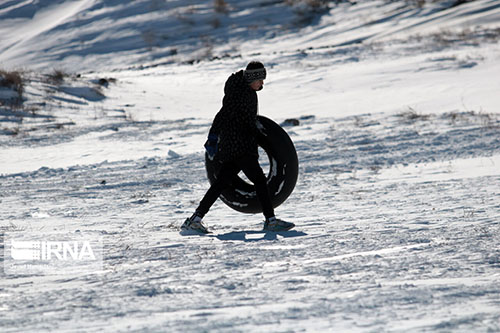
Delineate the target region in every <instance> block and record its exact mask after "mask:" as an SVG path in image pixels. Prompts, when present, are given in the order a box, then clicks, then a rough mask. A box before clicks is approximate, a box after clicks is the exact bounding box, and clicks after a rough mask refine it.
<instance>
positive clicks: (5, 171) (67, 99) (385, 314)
mask: <svg viewBox="0 0 500 333" xmlns="http://www.w3.org/2000/svg"><path fill="white" fill-rule="evenodd" d="M292 2H293V1H292ZM295 2H300V1H295ZM289 3H290V2H289ZM214 4H215V2H214V1H208V0H205V1H203V0H190V1H159V0H149V1H146V0H139V1H101V0H87V1H63V0H59V1H30V0H23V1H4V2H2V3H1V4H0V36H2V37H1V38H0V50H1V53H0V75H4V74H3V73H8V72H11V71H14V70H18V71H20V74H21V76H22V77H23V80H24V85H23V89H22V98H21V100H19V98H18V97H19V91H18V90H16V89H18V86H15V85H14V84H6V83H2V84H0V161H2V162H1V163H0V184H1V189H0V205H1V209H0V221H1V222H0V233H2V235H3V236H4V237H5V236H6V235H7V236H8V235H16V234H25V233H39V232H40V233H42V232H45V233H47V232H56V231H57V232H59V233H63V234H67V235H75V234H77V235H80V234H83V235H86V236H87V237H91V238H96V239H97V238H99V239H102V240H103V243H104V249H103V256H104V258H103V269H102V271H100V272H98V273H95V274H94V273H89V272H81V273H78V272H77V273H75V272H72V273H68V272H65V271H64V270H61V271H52V272H50V274H45V275H40V274H21V273H12V272H8V271H7V270H2V271H1V273H0V274H1V277H2V278H1V280H0V281H1V282H0V327H1V328H2V329H1V331H2V332H54V331H57V332H81V331H85V332H100V331H110V332H111V331H113V332H116V331H118V332H125V331H127V332H130V331H132V332H165V331H167V332H177V331H178V332H199V331H217V332H219V331H223V332H239V331H242V332H255V331H272V332H300V331H315V332H332V331H335V332H403V331H405V332H496V331H500V288H499V286H498V280H499V279H500V250H499V247H498V244H499V243H500V239H499V235H500V224H499V221H500V213H499V212H500V193H499V191H500V173H499V171H498V170H499V167H498V166H499V165H500V114H499V109H500V99H499V97H498V92H499V91H500V81H499V80H498V77H500V60H499V59H500V46H499V43H498V41H499V39H500V2H499V1H484V0H478V1H471V2H466V3H463V4H460V5H457V6H453V4H454V2H453V1H440V2H435V3H433V2H429V3H426V4H425V5H424V6H423V7H416V6H412V5H410V4H408V3H407V2H399V1H393V2H385V1H359V2H358V3H356V4H350V3H340V4H337V5H335V4H334V3H330V4H329V6H328V8H320V9H318V10H317V11H316V12H314V13H313V12H312V10H311V8H307V6H304V5H303V4H298V3H297V4H295V5H294V6H290V5H289V4H287V3H285V2H282V1H271V0H269V1H267V0H266V1H264V0H262V1H224V2H219V6H215V5H214ZM222 4H225V5H222ZM253 59H258V60H261V61H263V62H264V63H265V64H266V67H267V68H268V79H267V80H266V83H265V88H264V90H263V91H262V92H259V110H260V113H261V114H264V115H266V116H268V117H271V118H273V119H275V120H276V121H277V122H280V123H284V126H285V127H284V128H285V129H286V130H287V131H288V133H289V135H290V137H291V138H292V140H293V141H294V143H295V145H296V148H297V153H298V156H299V161H300V175H299V180H298V183H297V186H296V188H295V191H294V192H293V193H292V195H291V196H290V198H289V199H288V200H287V201H286V202H285V203H284V204H283V205H282V206H280V207H278V208H277V214H278V216H279V217H281V218H283V219H286V220H290V221H293V222H295V223H296V224H297V227H296V229H295V230H292V231H290V232H285V233H279V234H276V233H264V232H262V231H261V228H262V223H261V217H260V216H256V215H246V214H241V213H237V212H236V211H232V210H230V209H229V208H228V207H226V206H224V204H223V203H222V202H217V203H216V204H215V206H214V207H213V209H212V210H211V212H210V213H209V214H208V215H207V217H206V222H207V224H208V225H209V227H210V228H211V229H212V230H213V231H214V233H213V234H211V235H208V236H203V237H201V236H181V235H180V234H179V232H178V227H179V225H180V224H181V223H182V222H183V220H184V219H185V218H186V217H187V216H188V215H189V214H191V212H192V211H193V209H194V208H195V207H196V205H197V203H198V200H199V199H201V197H202V195H203V194H204V192H205V191H206V189H207V188H208V181H207V180H206V174H205V170H204V165H203V147H202V144H203V142H204V140H205V137H206V134H207V131H208V129H209V126H210V123H211V120H212V118H213V116H214V115H215V113H216V112H217V110H218V109H219V107H220V103H221V98H222V87H223V84H224V82H225V80H226V78H227V77H228V75H229V74H230V73H231V72H234V71H236V70H238V69H240V68H242V67H243V66H245V64H246V63H247V62H248V61H249V60H253ZM16 87H17V88H16ZM287 118H296V119H297V120H299V121H300V125H299V126H289V125H286V122H285V119H287ZM263 162H264V163H265V162H266V161H265V159H263ZM4 237H2V239H3V238H4ZM5 244H6V243H5V240H3V242H2V245H1V246H2V248H4V247H5ZM4 250H6V249H5V248H4ZM2 252H3V251H2ZM8 259H9V258H5V257H4V256H2V258H1V260H2V263H3V264H6V262H7V261H8Z"/></svg>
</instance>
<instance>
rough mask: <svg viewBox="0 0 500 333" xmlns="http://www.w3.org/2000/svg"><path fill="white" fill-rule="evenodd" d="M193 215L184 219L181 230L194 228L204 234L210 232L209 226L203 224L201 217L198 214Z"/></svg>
mask: <svg viewBox="0 0 500 333" xmlns="http://www.w3.org/2000/svg"><path fill="white" fill-rule="evenodd" d="M193 216H195V215H193ZM193 216H191V218H189V219H186V221H184V223H183V224H182V225H181V230H193V231H197V232H200V233H202V234H209V233H210V231H208V228H207V227H206V226H205V225H204V224H203V222H202V221H201V219H200V218H199V217H198V216H197V217H198V218H194V217H193Z"/></svg>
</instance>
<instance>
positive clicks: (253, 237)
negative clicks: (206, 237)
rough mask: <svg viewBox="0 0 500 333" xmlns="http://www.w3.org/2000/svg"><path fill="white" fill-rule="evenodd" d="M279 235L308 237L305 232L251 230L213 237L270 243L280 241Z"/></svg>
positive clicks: (225, 239)
mask: <svg viewBox="0 0 500 333" xmlns="http://www.w3.org/2000/svg"><path fill="white" fill-rule="evenodd" d="M259 235H260V236H261V237H259ZM278 235H280V236H281V237H284V238H291V237H301V236H307V234H306V233H305V232H302V231H297V230H290V231H280V232H271V231H264V230H261V231H254V230H249V231H231V232H228V233H225V234H220V235H213V236H212V237H215V238H217V239H219V240H222V241H242V242H258V241H263V240H268V241H269V240H276V239H278Z"/></svg>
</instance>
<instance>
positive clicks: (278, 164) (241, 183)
mask: <svg viewBox="0 0 500 333" xmlns="http://www.w3.org/2000/svg"><path fill="white" fill-rule="evenodd" d="M257 127H258V128H259V135H258V136H257V143H258V145H259V146H260V147H261V148H262V149H263V150H264V151H265V152H266V154H267V156H268V157H269V173H268V175H267V177H266V178H267V186H268V188H269V195H270V197H271V203H272V205H273V207H274V208H276V207H278V206H279V205H281V204H282V203H283V202H284V201H285V200H286V199H287V198H288V197H289V196H290V194H291V193H292V192H293V189H294V188H295V184H296V183H297V178H298V175H299V160H298V157H297V151H296V150H295V146H294V145H293V142H292V140H291V139H290V137H289V136H288V134H287V132H286V131H285V130H284V129H283V128H282V127H281V126H280V125H278V124H277V123H275V122H274V121H272V120H271V119H269V118H266V117H263V116H257ZM220 166H221V163H220V162H218V161H216V160H211V159H210V158H209V157H208V154H205V169H206V171H207V176H208V179H209V181H210V184H213V183H214V181H215V180H216V175H217V174H218V171H219V169H220ZM219 198H220V199H221V200H222V201H223V202H224V203H225V204H226V205H228V206H229V207H231V208H232V209H234V210H237V211H239V212H242V213H249V214H254V213H261V212H262V206H261V204H260V201H259V199H258V198H257V193H256V191H255V186H254V185H253V184H250V183H248V182H247V181H245V180H243V179H242V178H241V177H239V176H238V177H236V179H235V180H234V181H233V182H232V184H231V186H230V187H229V188H227V189H225V190H224V191H223V192H222V194H221V195H220V196H219Z"/></svg>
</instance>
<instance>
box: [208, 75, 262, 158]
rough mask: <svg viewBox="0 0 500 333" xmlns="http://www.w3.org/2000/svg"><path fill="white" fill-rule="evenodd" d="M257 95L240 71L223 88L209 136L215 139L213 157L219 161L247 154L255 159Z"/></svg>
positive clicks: (256, 154) (256, 152) (256, 151)
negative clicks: (211, 135) (215, 149)
mask: <svg viewBox="0 0 500 333" xmlns="http://www.w3.org/2000/svg"><path fill="white" fill-rule="evenodd" d="M257 110H258V101H257V93H256V92H255V90H253V89H252V88H251V87H250V86H249V84H248V83H247V82H246V81H245V79H244V78H243V71H239V72H237V73H234V74H232V75H231V76H230V77H229V78H228V79H227V81H226V84H225V86H224V99H223V100H222V108H221V109H220V111H219V112H218V113H217V115H216V116H215V119H214V121H213V123H212V127H211V128H210V134H215V135H217V136H218V150H217V153H216V155H215V157H216V158H217V159H218V160H220V161H221V162H226V161H232V160H236V159H238V158H241V157H243V156H246V155H255V156H258V149H257V140H256V134H257V131H258V129H257V124H256V121H257Z"/></svg>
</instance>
